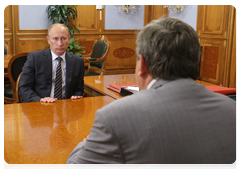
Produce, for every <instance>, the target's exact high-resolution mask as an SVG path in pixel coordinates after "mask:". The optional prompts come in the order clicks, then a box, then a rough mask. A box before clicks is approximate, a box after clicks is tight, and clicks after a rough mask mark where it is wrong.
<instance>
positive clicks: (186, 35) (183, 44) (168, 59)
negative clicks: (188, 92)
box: [136, 17, 200, 80]
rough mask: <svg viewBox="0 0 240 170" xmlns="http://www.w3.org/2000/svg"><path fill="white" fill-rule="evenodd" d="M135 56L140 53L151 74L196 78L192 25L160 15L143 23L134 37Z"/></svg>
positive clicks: (196, 55)
mask: <svg viewBox="0 0 240 170" xmlns="http://www.w3.org/2000/svg"><path fill="white" fill-rule="evenodd" d="M136 43H137V46H136V51H137V60H138V59H139V58H138V55H139V54H142V56H143V57H144V59H145V62H146V63H147V66H148V71H149V74H150V75H151V76H152V77H153V78H162V79H165V80H173V79H176V78H180V77H183V78H188V77H190V78H192V79H194V80H196V79H197V76H198V63H199V60H200V44H199V40H198V36H197V34H196V32H195V31H194V29H193V28H192V27H191V26H189V25H188V24H186V23H184V22H182V21H181V20H179V19H177V18H169V17H166V18H160V19H159V20H153V21H152V22H151V23H149V24H148V25H146V26H145V27H144V28H143V29H142V30H141V31H140V33H139V34H138V37H137V41H136Z"/></svg>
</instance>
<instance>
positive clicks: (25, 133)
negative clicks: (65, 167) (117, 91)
mask: <svg viewBox="0 0 240 170" xmlns="http://www.w3.org/2000/svg"><path fill="white" fill-rule="evenodd" d="M112 101H114V99H113V98H110V97H108V96H104V97H103V96H102V97H86V98H82V99H78V100H71V99H66V100H59V101H57V102H56V103H50V104H47V103H41V102H31V103H20V104H9V105H4V158H5V161H6V162H7V163H10V164H65V163H66V161H67V158H68V156H69V154H70V153H71V152H72V150H73V149H74V148H75V147H76V146H77V144H78V143H79V142H80V141H82V140H83V139H84V138H86V137H87V136H88V135H89V133H90V129H91V127H92V124H93V122H94V116H95V112H96V110H97V109H99V108H101V107H103V106H105V105H107V104H109V103H111V102H112Z"/></svg>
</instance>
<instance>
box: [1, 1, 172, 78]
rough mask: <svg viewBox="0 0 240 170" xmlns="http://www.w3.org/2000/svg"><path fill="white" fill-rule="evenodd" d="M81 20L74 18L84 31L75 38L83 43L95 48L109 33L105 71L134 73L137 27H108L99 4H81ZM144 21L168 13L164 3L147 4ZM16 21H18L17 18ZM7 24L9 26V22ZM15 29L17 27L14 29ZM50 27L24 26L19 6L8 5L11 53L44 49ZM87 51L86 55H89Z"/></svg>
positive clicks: (7, 37)
mask: <svg viewBox="0 0 240 170" xmlns="http://www.w3.org/2000/svg"><path fill="white" fill-rule="evenodd" d="M77 10H78V20H77V21H74V24H75V25H77V28H78V29H79V30H80V33H76V32H75V36H74V37H75V38H78V39H79V40H78V41H77V42H78V43H79V45H80V46H84V47H86V48H85V49H84V50H85V51H86V53H85V54H88V53H90V52H91V50H92V48H93V44H94V41H95V40H96V39H98V38H99V36H101V35H105V36H106V37H107V38H108V40H109V41H110V42H111V47H110V51H109V55H108V58H107V61H106V67H105V70H106V71H105V73H104V74H122V73H134V71H135V64H136V51H135V47H136V44H135V41H136V36H137V32H138V31H137V30H105V25H104V23H105V9H102V10H97V9H96V6H95V5H78V6H77ZM144 15H145V17H144V23H145V24H147V23H148V22H150V21H151V20H152V19H157V18H159V17H161V16H163V15H167V10H166V9H163V6H162V5H146V6H145V14H144ZM13 21H14V22H13ZM5 25H6V26H5ZM14 29H15V30H14ZM46 35H47V30H46V29H44V30H29V29H28V30H22V29H21V30H20V29H19V16H18V6H17V5H13V6H11V5H10V6H8V7H6V9H5V11H4V43H5V44H7V45H8V46H9V50H8V53H11V54H17V53H22V52H30V51H36V50H41V49H44V48H45V47H46V46H47V45H48V43H47V40H46ZM85 54H83V55H85Z"/></svg>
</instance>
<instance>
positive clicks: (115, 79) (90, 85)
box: [84, 74, 216, 99]
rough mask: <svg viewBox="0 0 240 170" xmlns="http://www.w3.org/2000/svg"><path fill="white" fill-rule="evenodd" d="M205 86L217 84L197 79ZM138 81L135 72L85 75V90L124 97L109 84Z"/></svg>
mask: <svg viewBox="0 0 240 170" xmlns="http://www.w3.org/2000/svg"><path fill="white" fill-rule="evenodd" d="M196 81H197V82H198V83H199V84H204V85H205V86H211V85H216V84H213V83H208V82H204V81H201V80H196ZM130 83H136V80H135V74H118V75H102V76H86V77H84V92H85V93H86V94H87V95H89V96H110V97H112V98H114V99H119V98H122V97H123V96H121V95H120V94H118V93H117V92H115V91H113V90H110V89H108V88H107V87H108V85H109V84H130Z"/></svg>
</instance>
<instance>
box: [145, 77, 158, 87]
mask: <svg viewBox="0 0 240 170" xmlns="http://www.w3.org/2000/svg"><path fill="white" fill-rule="evenodd" d="M156 81H157V79H153V80H152V81H151V82H150V83H149V84H148V86H147V89H150V88H151V87H152V85H153V84H154V83H155V82H156Z"/></svg>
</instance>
